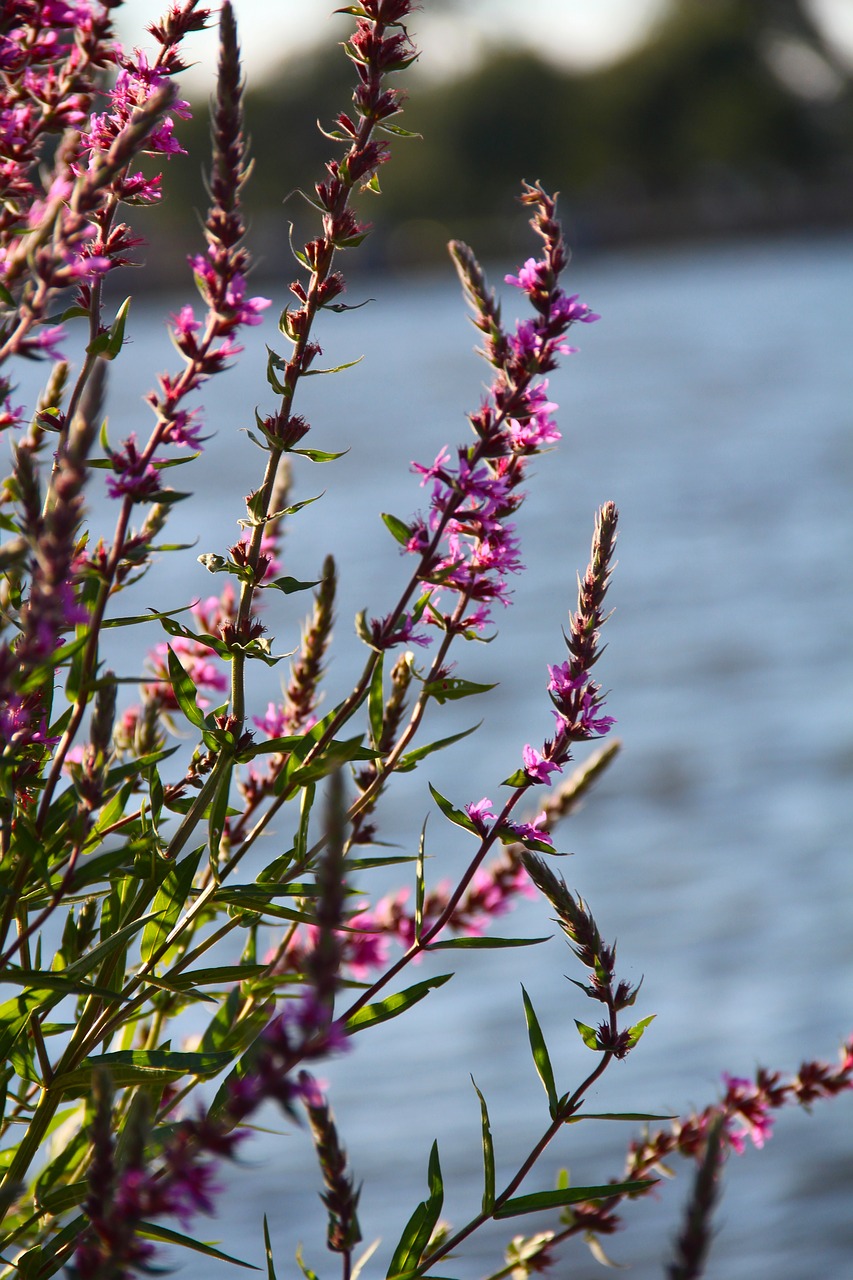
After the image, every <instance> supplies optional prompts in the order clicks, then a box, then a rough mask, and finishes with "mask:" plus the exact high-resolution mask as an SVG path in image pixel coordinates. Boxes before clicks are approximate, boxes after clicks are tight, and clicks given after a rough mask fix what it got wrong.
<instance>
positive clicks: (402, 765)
mask: <svg viewBox="0 0 853 1280" xmlns="http://www.w3.org/2000/svg"><path fill="white" fill-rule="evenodd" d="M482 723H483V722H482V720H479V721H478V722H477V724H472V725H471V728H470V729H463V730H462V732H461V733H454V734H452V735H451V736H450V737H449V738H439V739H438V740H437V741H436V742H428V743H426V744H425V745H424V746H422V747H415V749H414V751H407V752H406V754H405V755H404V756H403V757H402V758H401V759H400V761H399V763H398V764H397V766H396V768H395V770H394V772H395V773H408V772H409V771H410V770H411V769H414V767H415V765H416V764H417V763H418V761H420V760H423V759H424V758H425V757H426V756H430V755H432V753H433V751H441V750H442V748H443V747H449V746H450V745H451V744H452V743H454V742H461V741H462V739H463V738H467V737H468V736H469V734H472V733H476V731H477V730H478V729H479V727H480V725H481V724H482Z"/></svg>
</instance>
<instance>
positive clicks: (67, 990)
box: [3, 968, 121, 1000]
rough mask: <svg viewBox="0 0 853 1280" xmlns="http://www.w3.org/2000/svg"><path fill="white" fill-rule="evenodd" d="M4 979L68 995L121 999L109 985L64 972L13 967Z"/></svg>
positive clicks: (34, 989) (35, 989)
mask: <svg viewBox="0 0 853 1280" xmlns="http://www.w3.org/2000/svg"><path fill="white" fill-rule="evenodd" d="M3 981H4V982H10V983H15V984H18V985H20V986H22V987H29V988H32V990H33V991H59V992H61V993H62V994H63V995H66V996H97V997H98V999H99V1000H121V994H120V993H119V992H118V991H111V990H110V989H109V987H96V986H93V985H92V984H91V983H88V982H80V981H75V980H74V979H73V978H68V977H67V976H66V975H65V974H64V973H53V972H51V971H50V970H43V969H39V970H36V969H12V968H7V969H5V970H4V972H3Z"/></svg>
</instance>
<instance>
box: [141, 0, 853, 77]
mask: <svg viewBox="0 0 853 1280" xmlns="http://www.w3.org/2000/svg"><path fill="white" fill-rule="evenodd" d="M345 2H346V0H234V10H235V13H236V15H237V24H238V29H239V32H240V41H241V44H242V47H243V54H244V64H245V67H246V71H247V74H248V77H249V78H250V79H252V80H257V79H258V78H259V77H261V76H263V75H264V74H265V73H269V72H271V71H272V70H273V69H274V68H275V67H276V66H278V65H279V64H280V63H281V61H282V60H283V59H284V58H285V57H286V56H288V55H293V54H298V53H299V51H300V50H302V49H305V48H309V47H311V46H312V45H315V44H317V43H318V42H321V43H322V42H330V43H334V42H336V41H339V40H342V39H343V38H344V36H345V33H346V32H347V30H348V24H349V23H351V21H352V20H351V19H350V18H349V17H347V16H346V15H341V14H339V15H335V16H333V11H334V9H335V8H336V7H342V6H343V4H344V3H345ZM744 2H745V3H749V0H744ZM809 2H810V7H811V9H812V11H813V13H814V14H815V16H816V17H817V18H818V19H819V20H820V21H821V22H822V24H823V25H824V27H825V29H826V30H827V33H828V34H829V35H830V36H831V37H832V38H833V39H834V41H835V42H836V43H837V44H838V45H839V47H840V48H841V49H842V50H843V51H844V53H845V54H846V55H848V56H849V57H850V58H851V59H853V0H809ZM696 3H697V4H699V3H702V0H696ZM166 7H167V4H166V0H160V2H159V3H158V0H125V3H124V4H123V5H122V7H121V8H120V9H119V11H118V14H117V25H118V29H119V34H120V38H121V39H122V40H123V41H124V42H125V43H126V44H128V45H131V46H133V45H141V47H143V48H145V47H147V46H148V45H149V44H150V37H147V36H145V37H144V38H140V34H141V33H143V32H144V29H145V26H146V24H147V23H149V22H151V21H152V20H153V19H155V18H157V17H159V15H160V13H161V11H162V10H165V8H166ZM213 7H216V5H215V0H214V4H213ZM665 9H666V0H421V11H420V12H419V13H415V14H414V15H413V18H412V21H411V23H410V32H411V34H412V35H413V36H414V37H415V40H416V43H417V45H418V47H419V48H420V50H421V58H420V69H421V71H422V73H423V74H425V75H431V76H434V77H441V76H445V75H448V74H452V73H453V72H454V71H457V70H459V71H461V70H464V69H465V68H466V67H469V66H471V65H472V64H475V63H476V62H477V61H478V60H479V58H480V57H481V56H482V54H483V52H484V51H485V50H486V49H487V48H488V46H489V45H490V44H492V45H494V44H502V45H506V44H516V45H519V46H523V47H528V48H533V49H535V50H537V51H538V52H539V53H540V54H542V55H544V56H545V57H547V58H550V59H551V60H553V61H555V62H557V63H559V64H562V65H564V66H565V65H568V66H582V67H583V66H586V67H589V66H595V65H600V64H602V63H605V62H608V61H611V60H612V59H614V58H616V57H618V56H619V55H620V54H621V53H623V52H625V51H627V50H628V49H630V48H631V46H632V45H633V44H634V43H635V42H636V41H638V40H639V39H641V38H642V36H643V35H644V34H645V32H646V31H647V29H648V27H649V24H650V23H652V22H654V21H655V19H656V18H657V17H658V16H659V15H660V14H661V13H662V12H664V10H665ZM187 48H188V50H189V53H190V55H191V56H192V57H193V58H196V59H197V60H198V62H197V65H196V66H195V67H194V68H193V70H192V72H191V73H188V89H189V90H190V91H195V92H205V91H206V90H208V89H209V88H210V87H211V86H212V68H213V66H214V63H215V57H216V38H215V35H214V33H212V32H205V33H202V34H201V35H196V36H195V37H193V39H192V43H190V42H188V45H187Z"/></svg>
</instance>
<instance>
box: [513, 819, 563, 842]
mask: <svg viewBox="0 0 853 1280" xmlns="http://www.w3.org/2000/svg"><path fill="white" fill-rule="evenodd" d="M547 821H548V815H547V814H546V813H544V812H543V813H540V814H539V816H538V817H536V818H534V819H533V821H532V822H508V823H507V827H508V828H509V830H510V831H512V832H513V833H514V834H515V835H516V836H518V838H519V840H540V841H544V843H545V844H550V845H553V843H554V841H553V840H552V839H551V835H550V832H548V831H543V830H542V827H543V824H544V823H545V822H547Z"/></svg>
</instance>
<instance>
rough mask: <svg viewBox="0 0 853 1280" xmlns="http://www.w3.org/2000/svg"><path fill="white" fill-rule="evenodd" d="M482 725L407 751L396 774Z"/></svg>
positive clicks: (404, 771) (475, 725)
mask: <svg viewBox="0 0 853 1280" xmlns="http://www.w3.org/2000/svg"><path fill="white" fill-rule="evenodd" d="M482 723H483V722H482V720H479V721H478V722H477V724H472V725H471V728H470V729H463V730H462V732H461V733H454V734H452V735H451V736H450V737H449V738H439V739H438V741H437V742H427V743H425V744H424V745H423V746H422V747H415V749H414V751H407V752H406V754H405V755H404V756H402V757H401V759H400V762H399V763H398V765H397V767H396V769H395V773H408V772H409V771H410V770H411V769H414V767H415V765H416V764H417V763H418V761H419V760H423V759H424V758H425V757H426V756H430V755H432V753H433V751H441V749H442V748H443V747H449V746H450V745H451V744H452V743H454V742H461V741H462V739H463V738H467V737H468V735H469V734H472V733H476V731H477V730H478V729H479V727H480V725H481V724H482ZM517 838H518V837H516V839H517Z"/></svg>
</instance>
